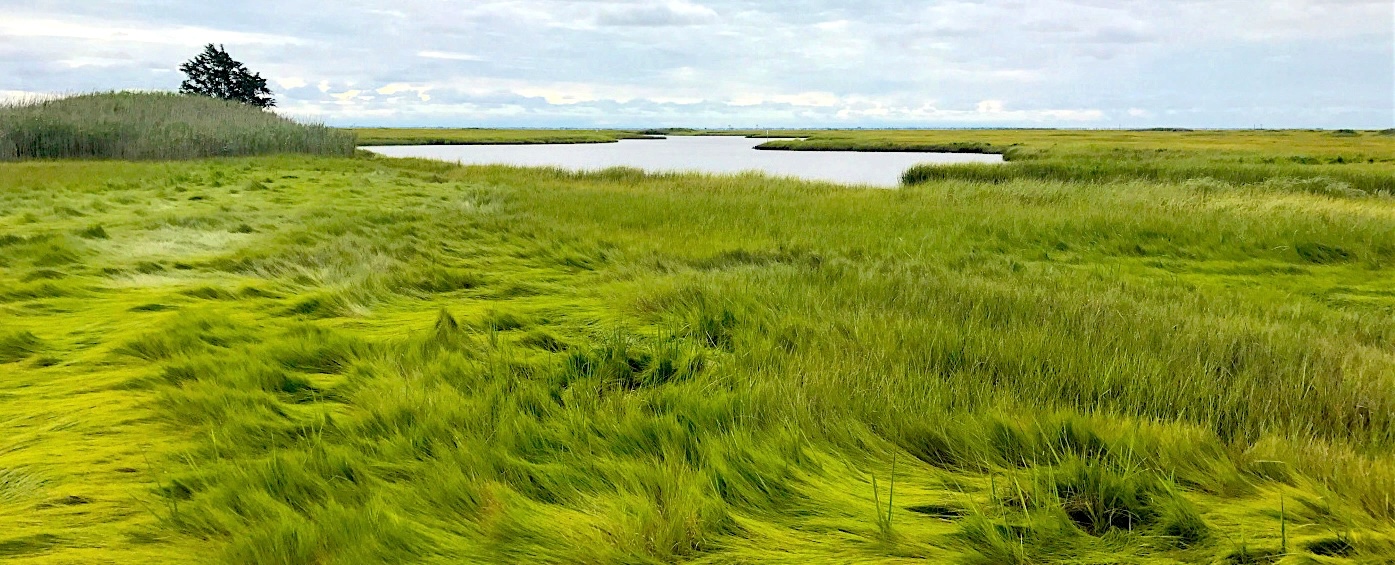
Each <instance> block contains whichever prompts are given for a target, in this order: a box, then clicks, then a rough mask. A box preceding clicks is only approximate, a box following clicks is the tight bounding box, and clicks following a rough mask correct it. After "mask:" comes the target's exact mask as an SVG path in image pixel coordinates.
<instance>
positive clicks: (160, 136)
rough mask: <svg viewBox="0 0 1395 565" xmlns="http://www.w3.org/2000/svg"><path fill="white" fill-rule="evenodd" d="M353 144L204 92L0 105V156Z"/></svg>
mask: <svg viewBox="0 0 1395 565" xmlns="http://www.w3.org/2000/svg"><path fill="white" fill-rule="evenodd" d="M353 151H354V136H353V133H351V132H348V131H345V130H340V129H335V128H330V127H326V126H322V125H307V124H300V123H297V122H295V121H292V120H290V119H287V118H284V117H281V116H279V115H276V114H273V113H271V112H266V111H262V110H260V109H258V108H254V107H252V106H248V105H245V104H239V103H235V102H227V101H224V100H218V99H215V98H208V97H203V96H188V95H183V94H174V93H164V92H109V93H98V94H84V95H80V96H72V97H68V98H59V99H53V100H44V101H39V102H32V103H20V104H16V105H10V106H0V161H3V160H15V159H193V158H199V157H217V156H237V155H265V154H273V153H311V154H317V155H350V154H352V153H353Z"/></svg>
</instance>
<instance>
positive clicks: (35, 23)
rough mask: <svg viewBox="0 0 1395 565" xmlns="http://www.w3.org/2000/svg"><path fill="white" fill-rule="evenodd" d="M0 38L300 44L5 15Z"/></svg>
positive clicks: (187, 28)
mask: <svg viewBox="0 0 1395 565" xmlns="http://www.w3.org/2000/svg"><path fill="white" fill-rule="evenodd" d="M0 36H8V37H10V38H29V37H43V38H61V39H78V40H86V41H97V42H106V43H131V42H135V43H157V44H166V45H185V46H196V45H204V44H206V43H226V44H229V45H239V44H242V45H246V44H261V45H303V44H305V43H307V42H306V41H305V40H303V39H299V38H296V37H290V36H285V35H275V34H266V33H248V32H240V31H229V30H223V29H215V28H209V27H202V26H192V25H177V26H168V25H156V24H148V23H143V22H119V23H118V22H105V21H91V20H81V19H60V18H53V17H28V16H22V15H16V14H6V15H5V17H4V18H3V19H0Z"/></svg>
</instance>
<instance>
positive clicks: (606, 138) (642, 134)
mask: <svg viewBox="0 0 1395 565" xmlns="http://www.w3.org/2000/svg"><path fill="white" fill-rule="evenodd" d="M353 132H354V135H356V136H357V138H358V144H359V145H363V146H382V145H537V144H573V143H614V142H616V141H619V140H621V139H658V138H659V137H658V136H662V135H665V133H664V131H662V130H645V131H630V130H610V129H607V130H590V129H489V128H354V129H353Z"/></svg>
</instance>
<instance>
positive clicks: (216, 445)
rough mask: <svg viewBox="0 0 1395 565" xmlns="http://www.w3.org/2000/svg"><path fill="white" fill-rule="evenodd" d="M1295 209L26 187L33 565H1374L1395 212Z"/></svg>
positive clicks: (369, 189) (0, 311) (956, 187)
mask: <svg viewBox="0 0 1395 565" xmlns="http://www.w3.org/2000/svg"><path fill="white" fill-rule="evenodd" d="M1327 137H1328V138H1331V136H1327ZM1372 137H1374V136H1364V135H1363V136H1359V137H1354V138H1333V139H1348V140H1350V141H1351V142H1352V143H1357V142H1362V143H1364V141H1362V140H1368V139H1369V138H1372ZM1193 158H1195V159H1202V160H1206V159H1207V157H1206V156H1204V155H1203V156H1193ZM1190 162H1191V161H1186V162H1183V163H1181V164H1179V166H1191V165H1189V164H1188V163H1190ZM1260 165H1263V163H1261V164H1260ZM1292 166H1294V167H1306V166H1307V165H1301V164H1293V165H1292ZM1345 166H1348V167H1358V168H1359V167H1366V168H1372V167H1374V168H1379V167H1380V166H1381V165H1378V164H1377V165H1345ZM1287 167H1289V165H1283V166H1282V167H1278V165H1276V169H1272V171H1273V172H1274V175H1276V176H1274V177H1272V178H1259V179H1254V181H1253V182H1245V183H1241V184H1235V183H1233V182H1230V181H1225V180H1221V179H1220V178H1219V177H1218V176H1216V175H1207V177H1203V178H1185V179H1184V178H1183V177H1185V176H1186V175H1181V174H1178V176H1175V177H1174V176H1171V175H1172V173H1168V174H1159V175H1149V174H1138V175H1133V176H1130V175H1129V174H1128V172H1129V171H1131V170H1133V169H1128V168H1122V169H1119V172H1117V173H1116V174H1110V175H1104V176H1100V177H1098V178H1092V179H1089V180H1083V179H1075V178H1072V177H1068V176H1050V175H1047V174H1042V175H1035V176H1034V175H1031V174H1020V175H1018V174H1015V173H1014V174H1012V175H1008V176H1006V177H1004V178H993V179H980V178H975V177H972V176H971V175H969V174H963V175H960V176H955V175H946V176H944V177H941V178H936V179H932V180H929V181H927V182H924V183H921V184H915V185H912V186H908V187H905V188H903V189H900V190H893V191H867V190H850V189H847V188H843V187H838V186H833V185H828V184H819V183H802V182H795V181H791V180H787V179H772V178H768V177H764V176H759V175H740V176H705V175H694V174H672V173H664V174H649V173H645V172H643V171H637V170H632V169H616V170H609V171H601V172H595V173H578V172H568V171H559V170H552V169H518V168H509V167H458V166H454V165H448V164H445V163H438V162H430V161H420V160H389V159H381V158H367V159H335V158H313V157H289V156H287V157H265V158H249V159H215V160H205V161H195V162H186V163H120V162H86V163H54V162H36V163H11V164H4V165H0V169H3V171H2V172H3V174H0V251H3V253H0V260H3V266H0V291H3V292H0V327H3V328H6V329H5V330H4V332H5V333H0V355H5V356H6V357H4V358H3V359H11V361H10V362H8V363H6V364H5V365H3V366H0V371H3V372H4V374H5V375H6V378H5V379H3V380H0V410H4V411H5V412H4V415H5V416H6V417H5V418H0V437H3V438H5V440H4V441H6V442H8V443H5V444H3V445H0V532H4V533H3V534H0V544H9V545H0V547H7V548H15V549H14V552H15V553H14V555H22V556H23V557H25V558H26V559H29V560H30V561H33V562H38V563H45V562H73V561H83V560H91V559H88V558H94V559H95V558H100V559H105V560H112V561H129V562H136V561H139V562H152V563H154V562H187V561H188V559H189V556H191V555H202V556H208V559H210V560H218V561H222V562H228V563H269V562H272V563H323V562H342V563H357V562H443V563H444V562H523V561H527V562H541V563H575V562H587V563H672V562H689V563H750V562H796V561H797V562H801V563H821V562H830V563H831V562H904V561H905V560H907V559H926V560H932V561H940V562H945V561H949V562H979V563H1042V562H1141V563H1146V562H1177V561H1181V562H1227V561H1229V562H1237V563H1238V562H1263V561H1266V560H1274V559H1279V558H1283V559H1301V558H1307V557H1313V558H1320V559H1323V560H1329V561H1330V562H1345V561H1343V560H1349V561H1352V562H1360V561H1362V560H1365V561H1373V560H1379V559H1381V558H1383V557H1384V556H1385V555H1387V554H1388V552H1389V551H1390V549H1391V547H1392V543H1393V542H1392V541H1391V540H1392V539H1395V538H1392V534H1395V532H1393V531H1392V527H1391V524H1392V519H1395V504H1392V500H1395V461H1393V460H1392V458H1391V455H1390V449H1391V446H1392V444H1393V443H1395V417H1392V414H1395V394H1392V392H1391V391H1392V390H1395V387H1392V385H1395V383H1392V381H1391V378H1392V377H1391V375H1395V361H1392V360H1395V355H1393V354H1395V350H1392V348H1395V346H1392V344H1393V343H1395V322H1392V319H1391V317H1390V316H1389V313H1390V312H1391V311H1392V308H1395V290H1392V288H1391V284H1390V280H1391V277H1390V275H1391V272H1390V271H1391V269H1392V265H1395V245H1392V244H1391V242H1392V241H1395V210H1392V208H1391V206H1392V205H1391V203H1390V201H1389V200H1388V199H1385V198H1378V197H1367V196H1365V195H1364V194H1363V195H1355V196H1353V195H1351V194H1348V193H1346V192H1343V191H1331V190H1309V189H1307V188H1303V187H1302V186H1299V187H1298V188H1295V186H1294V183H1299V184H1301V182H1300V181H1294V180H1291V173H1290V171H1289V170H1288V169H1287ZM1257 170H1258V171H1261V172H1263V171H1271V169H1265V168H1262V167H1261V168H1259V169H1257ZM1355 170H1364V169H1355ZM1303 186H1306V185H1303ZM193 195H199V196H201V197H202V198H200V199H197V200H194V199H191V198H190V197H191V196H193ZM244 225H246V226H249V227H254V228H255V229H253V230H250V231H248V230H243V229H241V226H244ZM93 226H100V227H101V228H102V231H103V233H105V235H106V237H105V238H101V237H86V236H84V235H83V234H84V233H85V232H86V231H88V230H91V229H92V227H93ZM26 279H27V280H26ZM41 359H42V360H43V362H42V363H40V362H39V361H40V360H41ZM152 438H154V439H152ZM137 446H139V447H137ZM56 453H62V454H63V455H62V456H61V457H59V456H57V455H55V454H56ZM893 482H894V487H893V486H892V483H893ZM874 483H875V484H874ZM69 496H76V497H80V499H82V500H88V501H90V502H88V503H86V504H81V505H76V506H74V505H65V504H63V503H62V502H63V501H71V500H77V499H71V498H68V497H69ZM74 508H81V511H80V512H79V511H74V510H73V509H74ZM133 509H136V510H133ZM1337 532H1341V533H1340V535H1338V533H1337ZM33 540H42V541H43V543H32V541H33ZM1285 547H1287V552H1289V553H1291V554H1293V555H1289V556H1288V557H1282V556H1281V554H1282V553H1284V548H1285ZM1299 553H1304V554H1308V555H1298V554H1299ZM94 556H95V557H94Z"/></svg>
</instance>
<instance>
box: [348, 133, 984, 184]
mask: <svg viewBox="0 0 1395 565" xmlns="http://www.w3.org/2000/svg"><path fill="white" fill-rule="evenodd" d="M765 141H766V140H764V139H748V138H744V137H731V136H705V137H696V136H691V137H690V136H680V137H670V138H667V139H662V140H657V139H626V140H621V141H620V142H619V143H588V144H576V145H402V146H395V147H364V149H367V150H369V151H373V152H376V153H380V154H382V155H387V156H390V157H425V158H428V159H442V160H446V161H458V162H460V163H463V164H466V165H492V164H505V165H522V166H532V167H536V166H548V167H562V168H565V169H578V170H597V169H604V168H607V167H637V168H640V169H645V170H650V171H699V172H704V173H739V172H743V171H760V172H764V173H767V174H771V175H778V176H793V177H799V178H804V179H810V180H822V181H830V182H837V183H844V184H864V185H872V186H884V187H889V186H896V185H898V184H900V182H901V173H903V172H905V170H906V169H908V168H910V167H911V165H915V164H917V163H1001V162H1002V161H1003V158H1002V156H1001V155H978V154H967V153H858V152H853V151H758V150H756V149H754V147H755V146H757V145H760V144H761V143H764V142H765Z"/></svg>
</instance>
